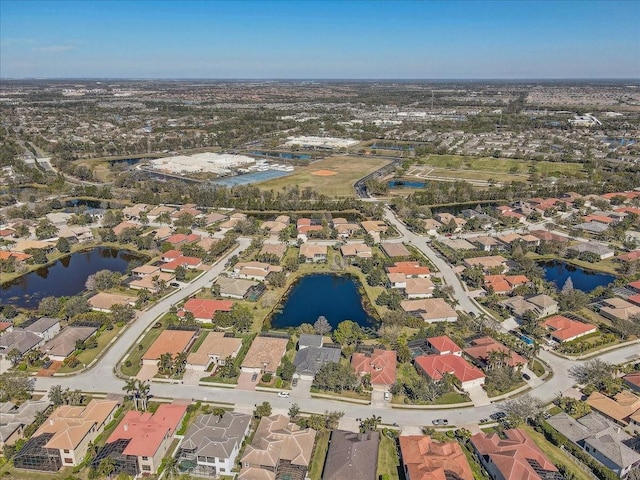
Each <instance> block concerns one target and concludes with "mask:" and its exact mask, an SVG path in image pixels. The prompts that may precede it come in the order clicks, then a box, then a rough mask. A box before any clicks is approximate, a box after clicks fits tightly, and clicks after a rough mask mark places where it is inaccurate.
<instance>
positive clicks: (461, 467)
mask: <svg viewBox="0 0 640 480" xmlns="http://www.w3.org/2000/svg"><path fill="white" fill-rule="evenodd" d="M398 441H399V443H400V452H401V454H402V464H403V465H404V473H405V477H406V479H407V480H446V479H457V480H473V473H472V472H471V467H470V466H469V462H468V461H467V457H466V456H465V454H464V452H463V451H462V447H460V445H459V444H458V443H456V442H446V443H441V442H436V441H434V440H432V439H431V437H430V436H428V435H407V436H401V437H399V438H398Z"/></svg>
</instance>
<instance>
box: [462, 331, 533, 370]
mask: <svg viewBox="0 0 640 480" xmlns="http://www.w3.org/2000/svg"><path fill="white" fill-rule="evenodd" d="M495 351H499V352H505V353H507V354H508V356H507V357H506V358H505V362H506V364H507V365H509V366H510V367H513V368H516V367H519V366H521V365H526V364H527V360H526V359H525V358H523V357H522V356H520V355H518V354H517V353H516V352H514V351H513V350H509V349H508V348H507V347H505V346H504V345H503V344H502V343H500V342H499V341H497V340H495V339H494V338H491V337H481V338H477V339H475V340H472V341H471V347H469V348H465V349H464V353H466V354H467V355H469V356H470V357H471V358H472V359H473V360H475V361H476V362H478V363H480V364H482V365H485V366H488V365H489V356H490V355H489V354H490V353H491V352H495Z"/></svg>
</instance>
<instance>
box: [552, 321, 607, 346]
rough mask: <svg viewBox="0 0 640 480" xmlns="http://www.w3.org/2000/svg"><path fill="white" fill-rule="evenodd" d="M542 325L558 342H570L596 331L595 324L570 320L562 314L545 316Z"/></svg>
mask: <svg viewBox="0 0 640 480" xmlns="http://www.w3.org/2000/svg"><path fill="white" fill-rule="evenodd" d="M542 326H543V327H545V328H546V329H547V330H549V336H550V337H551V338H552V339H553V340H555V341H556V342H558V343H564V342H570V341H572V340H575V339H576V338H580V337H583V336H585V335H589V334H591V333H595V332H597V331H598V327H596V326H595V325H591V324H590V323H583V322H578V321H577V320H571V319H570V318H567V317H564V316H562V315H556V316H555V317H550V318H547V319H546V320H545V321H544V322H543V323H542Z"/></svg>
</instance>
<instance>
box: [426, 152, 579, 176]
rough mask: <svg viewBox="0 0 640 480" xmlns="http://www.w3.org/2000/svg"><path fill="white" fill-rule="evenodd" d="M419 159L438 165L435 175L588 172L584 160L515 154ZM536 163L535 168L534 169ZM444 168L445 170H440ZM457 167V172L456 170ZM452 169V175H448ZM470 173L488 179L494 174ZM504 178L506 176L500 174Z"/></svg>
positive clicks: (545, 174) (428, 163)
mask: <svg viewBox="0 0 640 480" xmlns="http://www.w3.org/2000/svg"><path fill="white" fill-rule="evenodd" d="M416 163H421V164H424V165H429V166H431V167H434V168H435V169H436V171H434V173H433V174H434V175H438V176H452V177H453V176H461V177H460V178H465V176H464V174H463V172H469V173H471V172H478V173H480V172H485V173H489V174H492V175H493V174H501V175H504V174H508V175H512V176H514V177H516V178H517V177H518V176H525V177H528V176H529V175H530V174H531V173H533V172H534V171H535V172H537V173H539V174H540V175H542V176H561V175H568V176H572V177H574V176H581V175H583V174H584V171H583V166H582V164H581V163H569V162H544V161H543V162H535V161H531V160H515V159H511V158H493V157H465V156H462V155H429V156H428V157H426V158H424V159H421V160H419V161H418V162H416ZM532 167H534V168H533V170H532ZM440 169H443V170H440ZM452 170H453V171H455V172H452ZM447 172H448V175H447ZM483 177H484V175H483V176H482V177H473V176H471V177H469V176H467V177H466V178H478V179H488V178H491V177H486V178H483ZM496 178H498V179H500V180H504V176H500V177H496Z"/></svg>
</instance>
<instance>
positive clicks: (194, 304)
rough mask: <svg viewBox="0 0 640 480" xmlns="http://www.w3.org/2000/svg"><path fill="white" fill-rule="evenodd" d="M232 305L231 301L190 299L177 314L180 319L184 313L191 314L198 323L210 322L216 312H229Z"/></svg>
mask: <svg viewBox="0 0 640 480" xmlns="http://www.w3.org/2000/svg"><path fill="white" fill-rule="evenodd" d="M233 303H234V302H233V301H232V300H211V299H199V298H190V299H189V300H187V301H186V302H185V304H184V307H182V311H180V312H178V316H179V317H182V316H184V315H185V312H191V313H193V316H194V317H195V319H196V320H198V321H199V322H211V320H213V319H214V317H215V316H216V313H217V312H230V311H231V308H232V307H233Z"/></svg>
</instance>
